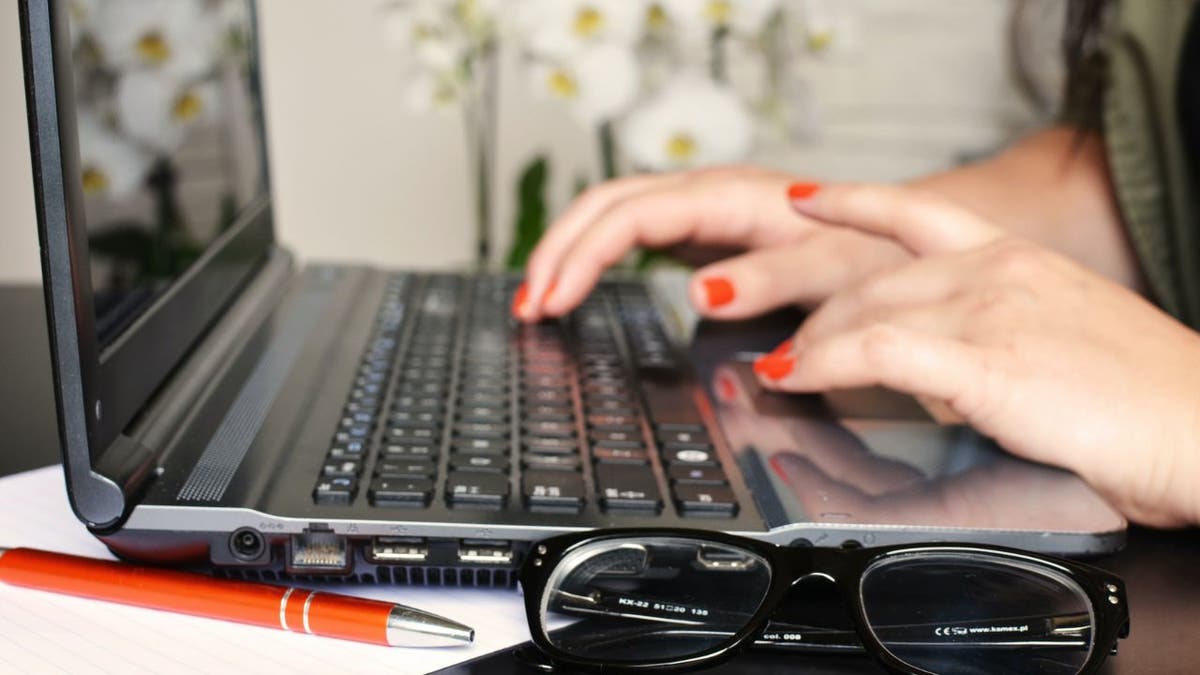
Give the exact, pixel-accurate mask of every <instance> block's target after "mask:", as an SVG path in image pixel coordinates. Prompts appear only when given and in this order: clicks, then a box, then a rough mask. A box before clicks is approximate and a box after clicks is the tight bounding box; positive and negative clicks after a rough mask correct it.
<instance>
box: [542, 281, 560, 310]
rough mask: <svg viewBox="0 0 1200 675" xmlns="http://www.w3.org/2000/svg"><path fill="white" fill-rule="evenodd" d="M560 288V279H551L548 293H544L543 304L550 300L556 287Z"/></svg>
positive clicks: (547, 289) (547, 288)
mask: <svg viewBox="0 0 1200 675" xmlns="http://www.w3.org/2000/svg"><path fill="white" fill-rule="evenodd" d="M556 288H558V279H553V280H551V281H550V285H549V286H547V287H546V293H545V294H544V295H542V304H543V305H544V304H546V303H547V302H550V297H551V296H552V295H554V289H556Z"/></svg>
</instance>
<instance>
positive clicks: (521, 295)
mask: <svg viewBox="0 0 1200 675" xmlns="http://www.w3.org/2000/svg"><path fill="white" fill-rule="evenodd" d="M528 303H529V284H527V283H525V282H524V281H522V282H521V285H520V286H517V292H516V293H514V294H513V301H512V314H513V316H515V317H517V318H518V319H519V318H521V316H523V315H524V314H525V310H526V305H527V304H528Z"/></svg>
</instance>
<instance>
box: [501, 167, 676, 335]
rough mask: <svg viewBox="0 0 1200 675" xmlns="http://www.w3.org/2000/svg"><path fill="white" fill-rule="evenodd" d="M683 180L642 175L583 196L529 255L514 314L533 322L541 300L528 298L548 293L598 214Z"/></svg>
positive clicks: (537, 313) (555, 223) (594, 190)
mask: <svg viewBox="0 0 1200 675" xmlns="http://www.w3.org/2000/svg"><path fill="white" fill-rule="evenodd" d="M682 180H683V176H682V175H681V174H642V175H637V176H629V177H627V178H620V179H617V180H613V181H609V182H607V183H603V184H601V185H597V186H596V187H594V188H592V189H590V190H588V191H587V192H584V193H583V194H582V195H580V196H579V197H578V198H577V199H576V200H575V201H574V202H572V203H571V206H569V207H568V208H567V210H566V211H565V212H564V213H563V214H562V215H561V216H559V217H558V219H556V220H555V221H554V223H553V224H552V225H551V226H550V228H549V229H547V230H546V233H545V234H544V235H543V236H542V239H541V241H539V242H538V245H537V248H536V249H534V251H533V253H532V254H531V255H530V256H529V263H528V264H527V265H526V267H525V283H524V285H523V286H522V290H521V291H519V297H518V298H517V301H516V302H514V303H513V313H514V314H516V315H517V316H518V317H519V318H522V319H526V320H530V321H535V320H537V319H538V318H539V316H540V312H539V311H538V309H539V308H540V305H541V301H540V300H539V301H537V302H529V299H530V298H544V297H545V296H546V295H548V294H549V292H550V284H551V283H552V282H553V281H554V276H555V272H557V270H558V261H559V260H560V259H561V258H562V257H563V255H564V254H565V253H566V251H567V249H568V248H569V247H570V246H571V244H572V243H573V242H574V241H575V239H576V238H577V237H578V236H579V233H580V232H582V231H583V230H584V229H585V228H586V227H587V226H588V225H590V224H591V222H592V221H593V220H594V219H595V218H596V216H597V215H599V214H600V213H603V212H604V211H606V210H607V209H608V208H609V207H611V206H612V205H613V204H614V203H616V202H619V201H621V200H623V199H627V198H629V197H631V196H633V195H636V194H638V193H640V192H644V191H646V190H649V189H652V188H655V187H661V186H665V185H671V184H674V183H679V182H680V181H682Z"/></svg>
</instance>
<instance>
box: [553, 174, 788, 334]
mask: <svg viewBox="0 0 1200 675" xmlns="http://www.w3.org/2000/svg"><path fill="white" fill-rule="evenodd" d="M786 185H787V179H786V178H785V177H784V176H782V175H779V176H776V175H774V174H769V175H760V176H755V177H752V178H749V179H747V178H741V179H738V178H736V177H726V176H724V175H723V174H721V173H719V172H714V173H712V174H711V175H705V176H702V177H700V178H693V179H690V180H688V181H686V182H685V183H681V184H678V185H664V186H658V187H655V188H652V189H649V190H646V191H644V192H641V193H638V194H637V195H635V196H633V197H630V198H628V199H625V200H621V201H619V202H617V203H615V204H613V205H611V206H610V207H609V208H608V209H607V210H605V211H604V212H603V213H601V214H599V215H598V216H596V218H595V219H593V221H592V222H591V223H590V224H589V225H588V226H587V227H586V228H585V229H584V230H583V231H582V232H581V233H580V234H579V236H578V238H576V240H575V241H573V242H572V243H571V244H570V246H569V247H568V249H567V250H566V251H565V253H564V254H563V255H562V257H561V258H560V259H559V261H558V271H557V277H556V278H557V282H558V283H557V286H556V287H555V291H554V293H553V294H552V295H551V296H550V297H547V298H545V299H544V300H543V302H542V307H541V311H542V312H543V313H544V314H548V315H551V316H557V315H561V314H564V313H566V312H568V311H570V310H571V309H573V308H574V307H575V306H576V305H578V304H579V303H580V302H581V301H582V300H583V298H584V297H585V296H586V295H587V293H588V292H589V291H590V290H591V289H592V287H593V286H594V285H595V283H596V281H597V280H598V279H599V278H600V275H601V274H602V273H603V272H604V270H605V269H607V268H608V267H610V266H612V265H613V264H615V263H617V262H619V261H620V260H621V259H622V258H623V257H625V255H626V254H627V253H628V252H629V251H630V250H632V249H633V248H634V247H636V246H646V247H649V248H663V247H667V246H672V245H675V244H680V243H684V242H692V243H702V244H706V245H715V246H739V247H742V248H757V247H762V246H774V245H779V244H783V243H787V242H789V241H792V240H794V239H795V238H796V237H798V236H800V235H801V234H802V233H803V232H804V231H805V230H806V229H807V228H809V227H810V224H809V223H808V221H807V220H806V219H803V218H798V217H796V214H795V213H794V212H793V211H792V210H791V209H790V207H788V205H787V203H786V201H785V200H783V199H781V198H780V196H779V195H780V194H782V193H783V192H784V190H785V189H786Z"/></svg>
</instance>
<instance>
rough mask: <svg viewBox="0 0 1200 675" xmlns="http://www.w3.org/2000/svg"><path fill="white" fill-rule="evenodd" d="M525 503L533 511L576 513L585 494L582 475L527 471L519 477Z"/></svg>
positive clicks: (581, 505)
mask: <svg viewBox="0 0 1200 675" xmlns="http://www.w3.org/2000/svg"><path fill="white" fill-rule="evenodd" d="M521 493H522V494H523V495H524V497H525V504H526V505H527V506H528V507H529V508H530V509H531V510H534V511H537V510H554V511H573V512H576V513H578V512H579V510H580V508H582V507H583V501H584V498H585V495H586V492H585V490H584V486H583V476H581V475H579V474H578V473H567V472H564V471H527V472H525V475H524V476H522V477H521Z"/></svg>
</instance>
